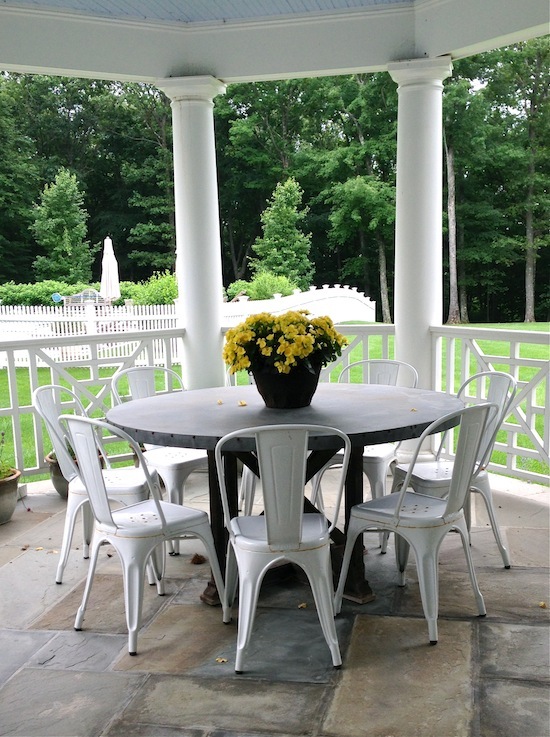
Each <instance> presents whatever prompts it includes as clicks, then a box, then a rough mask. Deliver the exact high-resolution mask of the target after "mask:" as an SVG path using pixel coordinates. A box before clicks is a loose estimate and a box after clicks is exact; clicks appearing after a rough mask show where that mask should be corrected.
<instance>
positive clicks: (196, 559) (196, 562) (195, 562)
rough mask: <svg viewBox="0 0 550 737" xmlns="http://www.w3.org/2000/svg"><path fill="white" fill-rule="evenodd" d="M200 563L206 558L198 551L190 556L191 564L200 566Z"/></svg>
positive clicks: (204, 561)
mask: <svg viewBox="0 0 550 737" xmlns="http://www.w3.org/2000/svg"><path fill="white" fill-rule="evenodd" d="M201 563H206V558H205V557H204V555H201V554H200V553H195V554H194V555H193V557H192V558H191V564H192V565H194V566H200V564H201Z"/></svg>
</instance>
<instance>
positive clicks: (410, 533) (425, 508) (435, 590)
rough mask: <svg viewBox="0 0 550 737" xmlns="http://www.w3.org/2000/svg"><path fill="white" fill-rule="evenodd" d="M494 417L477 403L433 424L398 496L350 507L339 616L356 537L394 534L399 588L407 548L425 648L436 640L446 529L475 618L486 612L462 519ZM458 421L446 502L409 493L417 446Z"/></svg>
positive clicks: (337, 605)
mask: <svg viewBox="0 0 550 737" xmlns="http://www.w3.org/2000/svg"><path fill="white" fill-rule="evenodd" d="M496 414H497V407H496V405H494V404H478V405H475V406H474V407H467V408H465V409H462V410H459V411H457V412H452V413H450V414H447V415H445V416H444V417H442V418H440V419H439V420H437V421H436V422H433V423H432V424H431V425H429V427H428V428H427V429H426V430H425V431H424V432H423V433H422V435H421V437H420V439H419V441H418V445H417V448H416V451H415V453H414V456H413V459H412V462H411V464H410V468H409V471H408V472H407V474H406V476H405V478H404V480H403V484H402V488H401V491H400V492H398V493H397V492H396V493H394V494H387V495H386V496H383V497H381V498H378V499H372V500H370V501H367V502H363V503H362V504H356V505H355V506H353V507H352V508H351V514H350V519H349V524H348V529H347V539H346V547H345V550H344V558H343V561H342V569H341V572H340V578H339V581H338V588H337V591H336V597H335V605H334V606H335V610H336V612H337V613H338V612H340V609H341V606H342V597H343V593H344V587H345V583H346V578H347V574H348V568H349V563H350V559H351V553H352V550H353V546H354V544H355V541H356V539H357V537H358V536H359V535H360V534H362V533H363V532H366V531H378V532H394V533H395V548H396V559H397V567H398V570H399V585H400V586H404V585H405V583H406V581H405V568H406V566H407V561H408V557H409V548H410V547H412V549H413V552H414V556H415V559H416V567H417V574H418V583H419V586H420V595H421V598H422V607H423V610H424V616H425V617H426V620H427V622H428V634H429V638H430V644H432V645H434V644H435V643H436V642H437V617H438V609H439V584H438V558H439V549H440V547H441V543H442V542H443V539H444V537H445V535H446V534H447V533H448V532H450V531H451V530H456V531H457V532H459V533H460V537H461V539H462V547H463V549H464V555H465V556H466V563H467V565H468V572H469V575H470V582H471V584H472V588H473V591H474V594H475V598H476V602H477V607H478V612H479V614H480V616H484V615H485V614H486V610H485V604H484V601H483V596H482V595H481V591H480V590H479V586H478V584H477V579H476V574H475V570H474V565H473V562H472V556H471V553H470V544H469V535H468V528H467V525H466V520H465V518H464V511H463V508H464V504H465V502H466V500H467V498H468V489H469V484H470V479H471V476H472V473H473V471H474V467H475V464H476V459H477V455H478V451H479V445H480V443H481V441H482V438H483V433H484V431H485V427H486V425H487V423H488V422H489V423H490V422H491V420H492V418H493V417H494V416H495V415H496ZM457 419H458V420H459V421H460V430H459V435H458V445H457V449H456V458H455V463H454V466H453V473H452V476H451V479H450V484H449V493H448V495H447V497H446V498H445V499H440V498H438V497H434V496H426V495H425V494H417V493H416V492H414V491H409V487H410V481H411V475H412V472H413V469H414V468H415V464H416V459H417V457H418V453H419V452H420V449H421V447H422V443H423V442H424V441H425V440H426V438H428V437H429V436H430V435H431V434H433V433H435V432H438V431H441V430H442V429H444V428H445V426H448V423H449V422H452V421H454V420H457Z"/></svg>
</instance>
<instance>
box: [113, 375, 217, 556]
mask: <svg viewBox="0 0 550 737" xmlns="http://www.w3.org/2000/svg"><path fill="white" fill-rule="evenodd" d="M159 377H160V378H161V379H162V381H163V385H164V387H165V388H166V390H167V391H172V390H174V387H175V389H176V390H183V382H182V380H181V378H180V376H179V375H178V374H177V373H176V372H175V371H172V369H168V368H164V367H159V366H132V367H130V368H127V369H122V370H119V371H117V372H116V373H115V374H114V375H113V377H112V379H111V391H112V394H113V398H114V400H115V402H116V403H117V404H121V403H122V401H123V395H122V393H121V385H122V383H123V382H124V381H127V382H128V388H129V391H130V395H129V396H127V397H124V399H126V400H128V399H129V400H132V399H143V398H145V397H151V396H153V395H154V394H156V393H157V390H156V380H157V378H159ZM144 447H145V453H144V455H145V460H146V461H147V463H148V465H149V467H150V468H154V469H155V470H156V471H157V473H158V475H159V476H160V477H161V479H162V482H163V484H164V487H165V489H166V493H167V495H168V500H169V501H170V502H173V503H174V504H183V494H184V488H185V482H186V481H187V478H188V477H189V475H190V474H192V473H193V472H194V471H198V470H206V469H207V466H208V461H207V456H206V451H204V450H196V449H194V448H175V447H174V448H172V447H169V446H164V445H147V444H146V445H145V446H144ZM172 552H173V554H174V555H177V554H178V553H179V543H178V542H177V541H174V543H173V551H172Z"/></svg>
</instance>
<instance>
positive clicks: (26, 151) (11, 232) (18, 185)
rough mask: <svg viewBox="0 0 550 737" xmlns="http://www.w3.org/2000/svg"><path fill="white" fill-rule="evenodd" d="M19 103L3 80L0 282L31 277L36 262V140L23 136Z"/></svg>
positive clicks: (0, 108) (0, 104) (0, 110)
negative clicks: (33, 227)
mask: <svg viewBox="0 0 550 737" xmlns="http://www.w3.org/2000/svg"><path fill="white" fill-rule="evenodd" d="M16 110H17V106H16V101H15V100H14V98H13V95H12V91H11V89H10V87H9V85H8V84H7V82H6V79H5V78H3V77H0V224H1V225H0V261H1V263H2V267H1V268H0V281H1V282H6V281H9V280H10V279H19V277H20V276H21V275H22V274H28V272H29V271H30V269H31V265H32V260H33V256H34V254H33V243H32V238H31V236H30V233H29V227H30V226H31V224H32V203H33V201H34V200H35V198H36V192H37V191H38V186H39V185H38V172H37V166H36V163H35V160H34V153H35V151H34V146H33V143H32V140H31V139H30V138H28V137H27V136H25V135H24V134H23V133H21V131H20V129H19V125H18V121H17V116H16Z"/></svg>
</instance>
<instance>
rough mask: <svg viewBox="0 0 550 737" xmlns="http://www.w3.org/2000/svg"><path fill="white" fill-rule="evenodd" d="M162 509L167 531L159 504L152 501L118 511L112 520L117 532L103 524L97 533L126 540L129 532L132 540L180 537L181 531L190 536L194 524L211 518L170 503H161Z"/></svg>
mask: <svg viewBox="0 0 550 737" xmlns="http://www.w3.org/2000/svg"><path fill="white" fill-rule="evenodd" d="M160 506H161V508H162V512H163V514H164V517H165V519H166V525H165V526H164V528H163V526H162V522H161V519H160V517H159V514H158V511H157V504H156V503H155V502H154V501H153V500H152V499H149V500H147V501H144V502H139V503H138V504H132V505H130V506H128V507H122V508H121V509H114V510H113V511H112V517H113V521H114V522H115V524H116V527H117V529H116V531H114V530H113V528H112V527H109V526H108V525H101V524H100V523H96V530H97V531H98V532H99V533H100V534H102V533H105V534H109V535H111V536H113V535H115V536H116V537H121V538H123V537H125V533H126V534H129V535H131V537H132V538H135V537H144V538H145V537H154V536H155V535H161V536H163V537H170V536H171V535H177V534H178V531H179V530H181V534H182V535H188V534H189V530H190V526H191V525H193V524H194V523H196V524H198V525H202V524H204V523H205V522H208V515H207V514H206V512H203V511H202V510H200V509H192V508H190V507H182V506H181V505H180V504H171V503H170V502H160Z"/></svg>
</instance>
